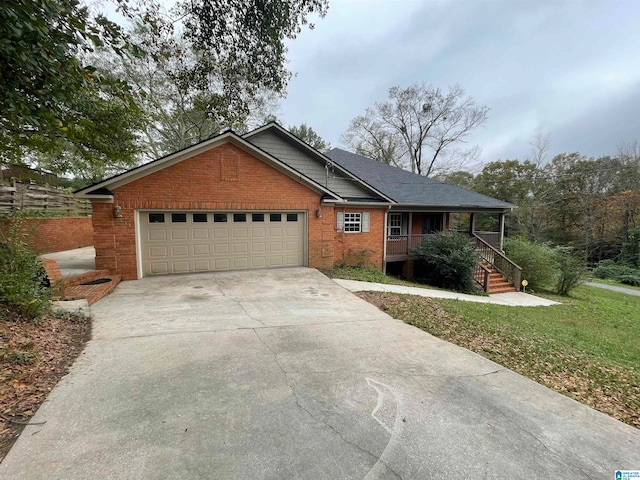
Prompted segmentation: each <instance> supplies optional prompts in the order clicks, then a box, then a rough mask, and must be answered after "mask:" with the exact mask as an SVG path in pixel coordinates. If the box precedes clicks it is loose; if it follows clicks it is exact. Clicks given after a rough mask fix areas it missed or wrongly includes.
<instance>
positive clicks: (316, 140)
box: [289, 123, 331, 152]
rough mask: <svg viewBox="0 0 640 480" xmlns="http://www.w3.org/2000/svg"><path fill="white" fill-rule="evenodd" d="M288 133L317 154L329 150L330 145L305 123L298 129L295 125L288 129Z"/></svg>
mask: <svg viewBox="0 0 640 480" xmlns="http://www.w3.org/2000/svg"><path fill="white" fill-rule="evenodd" d="M289 131H290V132H291V133H293V134H294V135H295V136H296V137H298V138H299V139H300V140H302V141H303V142H305V143H307V144H309V145H311V146H312V147H313V148H315V149H316V150H318V151H319V152H326V151H327V150H331V144H330V143H329V142H326V141H324V140H323V139H322V137H321V136H320V135H318V134H317V133H316V132H315V130H314V129H313V128H311V127H309V126H308V125H307V124H306V123H303V124H301V125H300V126H298V127H297V126H295V125H294V126H292V127H289Z"/></svg>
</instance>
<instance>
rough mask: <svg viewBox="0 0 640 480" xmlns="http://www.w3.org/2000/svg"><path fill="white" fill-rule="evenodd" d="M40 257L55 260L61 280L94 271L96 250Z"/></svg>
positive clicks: (80, 249)
mask: <svg viewBox="0 0 640 480" xmlns="http://www.w3.org/2000/svg"><path fill="white" fill-rule="evenodd" d="M40 257H42V258H51V259H53V260H55V261H56V263H57V264H58V268H59V269H60V273H62V277H63V278H66V277H72V276H74V275H80V274H82V273H86V272H91V271H92V270H95V269H96V250H95V248H93V247H83V248H76V249H74V250H65V251H63V252H54V253H45V254H43V255H40Z"/></svg>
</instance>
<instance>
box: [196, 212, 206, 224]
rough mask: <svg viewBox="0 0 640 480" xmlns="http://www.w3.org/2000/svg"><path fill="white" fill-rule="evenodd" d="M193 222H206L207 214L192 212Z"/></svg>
mask: <svg viewBox="0 0 640 480" xmlns="http://www.w3.org/2000/svg"><path fill="white" fill-rule="evenodd" d="M193 223H207V214H206V213H194V214H193Z"/></svg>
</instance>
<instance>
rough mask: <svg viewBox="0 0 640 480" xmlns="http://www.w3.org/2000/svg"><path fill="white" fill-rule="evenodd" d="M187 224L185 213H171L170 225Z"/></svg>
mask: <svg viewBox="0 0 640 480" xmlns="http://www.w3.org/2000/svg"><path fill="white" fill-rule="evenodd" d="M186 222H187V214H186V213H172V214H171V223H186Z"/></svg>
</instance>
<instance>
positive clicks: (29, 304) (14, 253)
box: [0, 226, 51, 319]
mask: <svg viewBox="0 0 640 480" xmlns="http://www.w3.org/2000/svg"><path fill="white" fill-rule="evenodd" d="M0 298H2V300H3V301H4V302H6V303H7V304H9V305H13V306H15V307H17V308H18V309H19V310H20V311H21V313H22V314H24V315H26V316H28V317H29V318H32V319H35V318H37V317H39V316H40V315H41V314H42V313H44V312H45V310H47V309H48V307H49V300H50V299H51V289H50V288H49V286H48V279H47V276H46V273H45V271H44V267H43V266H42V263H41V262H40V260H39V259H38V256H37V255H36V254H35V253H34V252H33V251H32V250H30V249H29V247H27V245H26V244H25V243H24V242H23V241H22V238H21V234H20V229H19V226H12V227H10V228H9V229H8V230H7V231H6V232H0Z"/></svg>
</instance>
